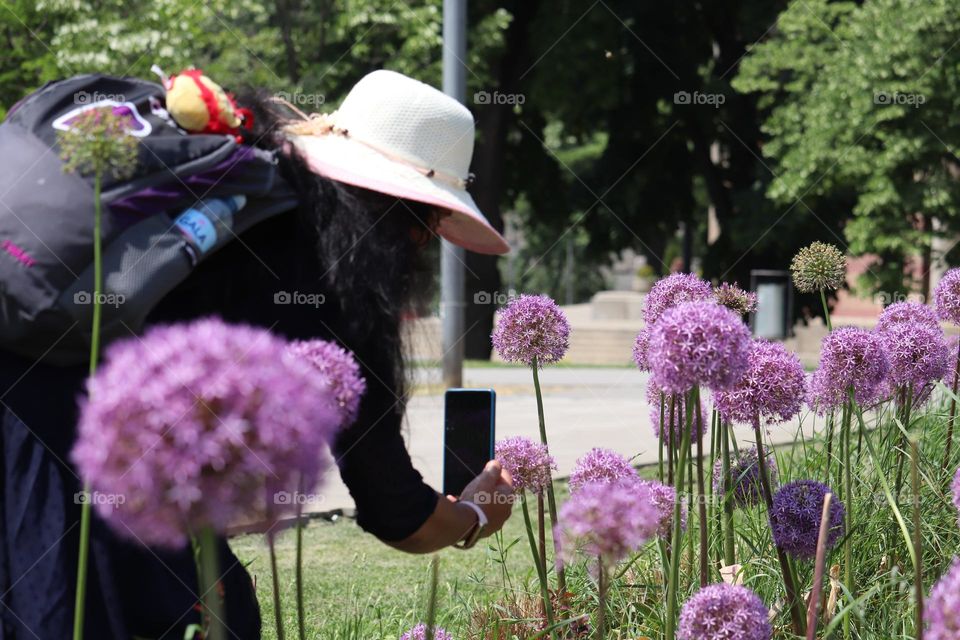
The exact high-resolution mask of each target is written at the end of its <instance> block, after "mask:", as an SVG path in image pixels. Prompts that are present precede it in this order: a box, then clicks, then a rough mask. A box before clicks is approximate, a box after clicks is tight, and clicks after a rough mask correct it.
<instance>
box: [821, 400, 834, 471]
mask: <svg viewBox="0 0 960 640" xmlns="http://www.w3.org/2000/svg"><path fill="white" fill-rule="evenodd" d="M833 428H834V416H833V409H831V410H830V412H829V413H828V414H827V455H826V456H825V457H826V469H824V470H823V477H824V478H825V479H826V481H827V482H828V483H829V482H830V466H831V464H832V463H833Z"/></svg>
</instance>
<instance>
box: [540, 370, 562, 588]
mask: <svg viewBox="0 0 960 640" xmlns="http://www.w3.org/2000/svg"><path fill="white" fill-rule="evenodd" d="M539 366H540V365H539V363H538V362H537V359H536V358H534V359H533V362H532V363H531V369H532V370H533V388H534V391H535V392H536V394H537V418H538V419H539V421H540V443H541V444H543V445H544V446H548V447H549V444H548V443H547V423H546V421H545V420H544V418H543V392H542V391H541V390H540V373H539V371H538V370H539ZM547 507H548V509H549V510H550V529H551V531H553V530H555V529H556V528H557V523H558V520H557V499H556V498H555V497H554V495H553V481H552V480H551V482H549V483H547ZM553 552H554V554H556V553H557V541H556V540H554V541H553ZM557 591H559V593H560V597H564V594H565V593H566V591H567V581H566V577H565V575H564V569H563V567H562V566H559V567H558V568H557Z"/></svg>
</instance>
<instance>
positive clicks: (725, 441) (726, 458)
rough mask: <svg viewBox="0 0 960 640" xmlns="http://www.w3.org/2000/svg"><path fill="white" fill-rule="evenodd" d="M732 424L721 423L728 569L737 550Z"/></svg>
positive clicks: (733, 560)
mask: <svg viewBox="0 0 960 640" xmlns="http://www.w3.org/2000/svg"><path fill="white" fill-rule="evenodd" d="M729 430H730V423H729V422H727V421H726V420H721V422H720V431H721V434H720V440H721V442H720V445H721V447H722V448H723V476H722V477H723V485H722V486H723V563H724V564H725V565H727V566H728V567H729V566H730V565H732V564H734V563H735V562H736V549H735V540H734V531H733V495H732V490H733V487H732V486H731V485H732V484H733V483H732V482H730V438H729V435H728V433H727V432H728V431H729Z"/></svg>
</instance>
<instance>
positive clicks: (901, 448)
mask: <svg viewBox="0 0 960 640" xmlns="http://www.w3.org/2000/svg"><path fill="white" fill-rule="evenodd" d="M912 412H913V385H912V384H911V385H908V386H907V393H906V402H905V403H904V407H903V412H902V416H903V419H902V420H901V421H900V425H899V426H900V429H899V431H900V437H899V440H898V441H899V443H900V444H899V445H898V446H897V482H896V484H895V485H894V486H895V487H896V489H895V491H894V493H893V495H894V497H895V498H896V499H897V501H899V500H900V489H901V488H902V487H903V462H904V458H905V457H906V450H907V433H908V432H909V431H910V420H911V419H912V417H911V414H912ZM894 424H896V423H894Z"/></svg>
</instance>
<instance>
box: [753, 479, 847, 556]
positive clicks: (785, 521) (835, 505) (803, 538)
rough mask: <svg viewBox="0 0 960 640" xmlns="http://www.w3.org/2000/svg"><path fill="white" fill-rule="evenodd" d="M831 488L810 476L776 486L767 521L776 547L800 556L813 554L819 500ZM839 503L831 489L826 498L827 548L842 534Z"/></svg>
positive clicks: (817, 533) (819, 507) (841, 507)
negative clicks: (827, 517) (827, 509)
mask: <svg viewBox="0 0 960 640" xmlns="http://www.w3.org/2000/svg"><path fill="white" fill-rule="evenodd" d="M828 493H833V490H832V489H831V488H830V487H828V486H827V485H825V484H823V483H820V482H816V481H814V480H795V481H793V482H788V483H787V484H785V485H783V486H782V487H780V490H779V491H777V493H776V494H774V496H773V508H772V509H771V510H770V524H771V527H773V541H774V543H775V544H776V545H777V547H779V548H780V549H783V550H784V551H785V552H787V553H789V554H790V555H792V556H794V557H795V558H800V559H810V558H813V557H814V556H816V554H817V538H818V536H819V534H820V517H821V515H822V514H823V501H824V499H825V497H826V495H827V494H828ZM843 517H844V508H843V503H842V502H840V500H838V499H837V494H836V493H833V498H832V499H831V500H830V516H829V530H828V533H827V548H828V549H832V548H833V546H834V545H836V544H837V541H838V540H839V539H840V537H841V536H843Z"/></svg>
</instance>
